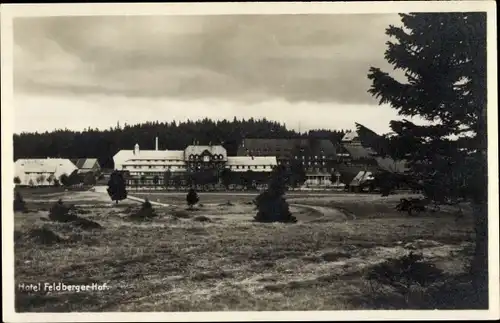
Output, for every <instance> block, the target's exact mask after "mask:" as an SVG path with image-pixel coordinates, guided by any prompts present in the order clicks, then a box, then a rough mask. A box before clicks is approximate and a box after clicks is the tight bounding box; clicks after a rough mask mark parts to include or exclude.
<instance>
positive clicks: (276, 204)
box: [254, 168, 297, 223]
mask: <svg viewBox="0 0 500 323" xmlns="http://www.w3.org/2000/svg"><path fill="white" fill-rule="evenodd" d="M285 189H286V178H285V176H284V170H283V169H281V168H277V169H275V170H274V171H273V173H272V175H271V182H270V184H269V187H268V189H267V190H266V191H264V192H262V193H261V194H259V196H257V198H256V199H255V204H256V206H257V210H258V211H257V215H256V216H255V218H254V219H255V221H258V222H286V223H295V222H297V219H296V218H295V217H294V216H293V215H292V213H291V212H290V209H289V207H288V203H287V202H286V200H285V198H284V197H283V195H284V194H285Z"/></svg>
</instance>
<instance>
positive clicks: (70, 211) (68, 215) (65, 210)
mask: <svg viewBox="0 0 500 323" xmlns="http://www.w3.org/2000/svg"><path fill="white" fill-rule="evenodd" d="M77 218H78V216H77V215H76V209H75V207H74V206H73V205H70V206H66V205H64V203H63V201H62V200H61V199H60V200H59V201H57V202H56V203H55V204H54V205H53V206H52V207H51V208H50V210H49V219H51V220H52V221H57V222H71V221H74V220H76V219H77Z"/></svg>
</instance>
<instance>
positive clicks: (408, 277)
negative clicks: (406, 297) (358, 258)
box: [366, 252, 443, 294]
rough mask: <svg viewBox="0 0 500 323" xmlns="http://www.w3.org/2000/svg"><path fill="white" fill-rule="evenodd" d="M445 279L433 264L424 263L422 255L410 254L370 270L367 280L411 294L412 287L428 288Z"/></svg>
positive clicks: (372, 267) (374, 266)
mask: <svg viewBox="0 0 500 323" xmlns="http://www.w3.org/2000/svg"><path fill="white" fill-rule="evenodd" d="M442 277H443V271H442V270H440V269H438V268H436V266H435V265H434V264H432V263H429V262H425V261H423V257H422V256H421V255H415V254H414V253H413V252H410V253H409V254H408V255H405V256H403V257H401V258H397V259H388V260H386V261H384V262H382V263H380V264H376V265H373V266H371V267H370V268H369V269H368V272H367V274H366V278H367V279H368V280H370V281H376V282H378V283H381V284H385V285H390V286H392V287H394V288H395V289H396V290H398V291H399V292H400V293H402V294H407V293H408V292H410V290H411V288H412V286H414V285H418V286H421V287H424V286H427V285H429V284H432V283H434V282H436V281H438V280H439V279H440V278H442Z"/></svg>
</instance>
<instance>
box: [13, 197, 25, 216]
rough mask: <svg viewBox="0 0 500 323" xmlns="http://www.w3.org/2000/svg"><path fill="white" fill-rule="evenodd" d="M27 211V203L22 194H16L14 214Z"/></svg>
mask: <svg viewBox="0 0 500 323" xmlns="http://www.w3.org/2000/svg"><path fill="white" fill-rule="evenodd" d="M24 211H26V202H24V199H23V197H22V196H21V193H19V192H16V194H15V196H14V212H24Z"/></svg>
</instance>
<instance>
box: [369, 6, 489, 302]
mask: <svg viewBox="0 0 500 323" xmlns="http://www.w3.org/2000/svg"><path fill="white" fill-rule="evenodd" d="M400 17H401V21H402V23H403V26H404V27H396V26H392V25H391V26H389V27H388V28H387V30H386V34H387V35H389V36H391V37H393V39H395V41H391V42H388V43H387V45H388V48H387V50H386V52H385V58H386V60H387V61H388V62H389V63H390V64H391V65H393V67H394V68H395V69H397V70H401V71H403V72H404V75H405V78H406V80H405V81H400V80H397V79H396V78H394V77H392V76H390V75H389V74H388V73H386V72H383V71H382V70H380V69H378V68H374V67H372V68H370V71H369V74H368V78H369V79H370V80H371V81H372V86H371V88H370V89H369V92H370V93H371V94H372V95H373V96H375V97H376V98H378V99H379V101H380V104H390V105H391V106H392V107H393V108H394V109H396V110H397V111H398V113H399V115H401V116H405V117H413V116H419V117H421V118H424V119H425V120H427V121H428V124H425V125H417V124H415V123H413V122H411V121H410V120H403V121H392V122H391V123H390V125H391V128H392V130H393V132H394V135H393V136H386V139H387V143H388V149H387V153H388V154H390V155H391V156H393V157H396V158H404V159H406V160H408V162H409V166H410V169H411V175H412V176H413V178H415V179H418V180H422V183H423V190H424V194H425V195H426V196H427V197H429V198H431V199H434V200H440V202H442V203H445V202H457V201H460V200H468V201H470V202H471V204H472V206H473V210H474V218H475V236H476V246H475V254H474V259H473V261H472V265H471V273H472V277H473V281H474V283H475V287H476V288H477V290H478V295H479V294H481V293H480V291H483V292H485V291H486V290H487V284H488V271H487V269H488V238H487V231H488V230H487V229H488V227H487V218H488V214H487V173H488V168H487V151H486V150H487V138H486V88H487V86H486V14H485V13H481V12H474V13H458V12H457V13H415V14H400ZM482 295H485V296H484V297H487V293H483V294H482Z"/></svg>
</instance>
